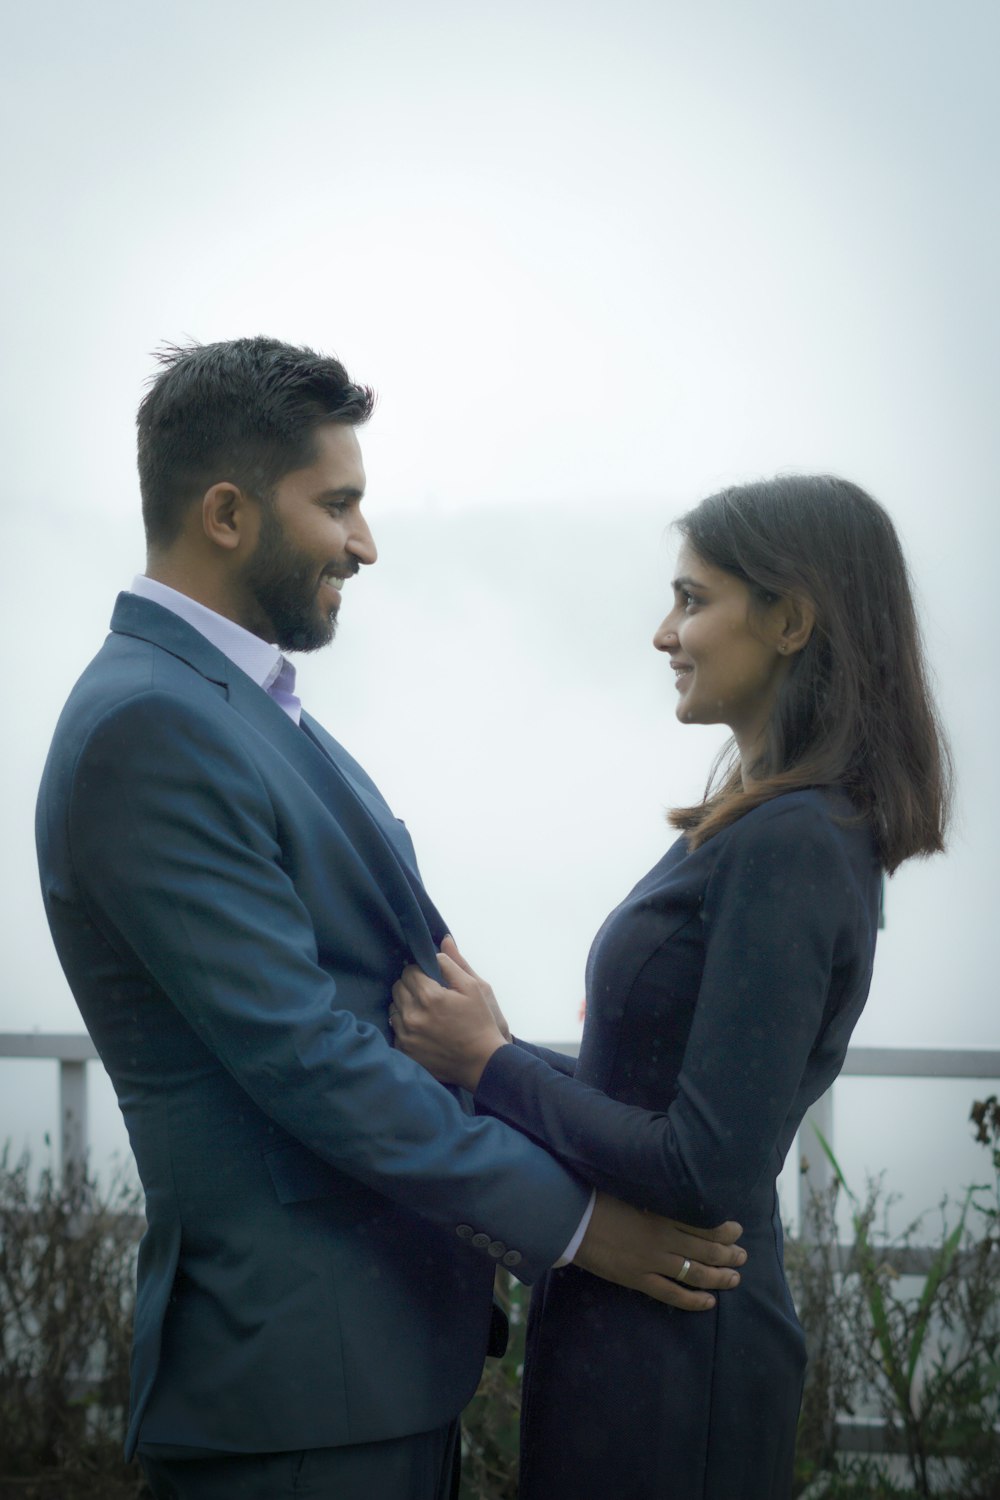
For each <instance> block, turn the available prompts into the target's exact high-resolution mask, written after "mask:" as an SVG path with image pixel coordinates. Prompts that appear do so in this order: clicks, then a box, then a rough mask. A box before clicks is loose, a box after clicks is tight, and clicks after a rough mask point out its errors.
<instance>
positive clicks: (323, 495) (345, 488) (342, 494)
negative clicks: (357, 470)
mask: <svg viewBox="0 0 1000 1500" xmlns="http://www.w3.org/2000/svg"><path fill="white" fill-rule="evenodd" d="M364 497H365V492H364V490H359V489H356V488H355V487H354V485H352V484H345V485H342V486H341V488H340V489H339V490H322V491H321V492H320V494H318V495H317V496H316V499H317V500H363V499H364Z"/></svg>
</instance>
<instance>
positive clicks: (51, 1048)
mask: <svg viewBox="0 0 1000 1500" xmlns="http://www.w3.org/2000/svg"><path fill="white" fill-rule="evenodd" d="M545 1045H546V1046H548V1047H551V1048H552V1049H553V1050H554V1051H557V1052H563V1053H566V1054H567V1055H569V1056H575V1055H576V1052H577V1043H575V1042H548V1043H546V1044H545ZM17 1057H26V1058H37V1059H49V1060H50V1061H54V1062H57V1063H58V1064H59V1121H60V1130H59V1142H60V1160H61V1164H62V1168H63V1170H64V1171H66V1170H67V1169H69V1168H82V1167H83V1166H84V1165H85V1163H86V1159H87V1139H88V1136H87V1064H88V1062H92V1061H94V1060H96V1058H97V1050H96V1048H95V1047H94V1044H93V1042H92V1041H91V1040H90V1038H89V1037H88V1036H86V1035H84V1034H82V1033H81V1034H79V1035H78V1034H76V1033H73V1032H49V1033H44V1032H0V1059H3V1058H17ZM841 1076H842V1077H845V1078H968V1079H977V1080H987V1081H988V1080H996V1079H1000V1050H997V1049H992V1048H985V1047H983V1048H954V1047H948V1048H940V1047H926V1048H924V1047H851V1048H849V1049H848V1053H847V1060H846V1062H845V1064H844V1068H843V1072H842V1074H841ZM833 1096H834V1090H833V1089H829V1090H828V1091H827V1093H825V1094H824V1095H823V1097H822V1098H821V1099H818V1100H817V1101H816V1103H815V1104H814V1105H813V1107H812V1109H811V1110H810V1111H809V1113H808V1114H807V1115H806V1118H805V1120H804V1121H803V1122H802V1132H801V1134H800V1142H801V1153H800V1154H801V1161H802V1171H801V1173H800V1175H799V1203H798V1208H799V1224H800V1225H801V1224H803V1223H805V1210H806V1207H807V1205H808V1203H809V1200H810V1196H811V1195H812V1194H813V1193H823V1192H825V1191H826V1190H827V1189H828V1188H829V1186H830V1183H831V1175H832V1168H831V1166H830V1164H829V1162H828V1161H827V1159H826V1156H825V1154H824V1153H823V1152H822V1151H821V1150H820V1149H819V1146H818V1143H816V1144H813V1142H815V1134H814V1132H813V1131H812V1130H811V1129H810V1126H811V1125H816V1126H818V1128H819V1129H820V1130H821V1131H822V1133H823V1135H824V1137H825V1138H826V1140H827V1141H829V1142H830V1144H831V1146H832V1145H833V1143H834V1126H835V1121H834V1097H833ZM840 1250H841V1256H842V1259H843V1262H844V1263H845V1264H846V1258H847V1256H848V1253H849V1250H848V1247H846V1246H841V1247H840ZM932 1253H933V1252H932V1251H930V1250H922V1249H921V1248H919V1247H914V1248H912V1249H910V1250H909V1251H907V1252H906V1253H905V1254H904V1255H903V1256H902V1257H899V1256H898V1254H897V1259H899V1260H900V1264H899V1265H898V1266H897V1269H899V1270H903V1271H906V1272H908V1273H912V1274H916V1275H919V1274H920V1273H921V1272H922V1271H925V1270H926V1269H927V1266H928V1264H929V1261H930V1257H931V1255H932ZM902 1261H905V1265H903V1264H902ZM888 1437H889V1434H888V1433H886V1432H885V1429H884V1424H882V1423H881V1422H880V1421H869V1420H865V1419H854V1420H852V1419H841V1420H840V1422H839V1423H838V1432H837V1445H838V1447H839V1448H841V1449H843V1450H847V1451H853V1452H884V1451H886V1447H887V1439H888Z"/></svg>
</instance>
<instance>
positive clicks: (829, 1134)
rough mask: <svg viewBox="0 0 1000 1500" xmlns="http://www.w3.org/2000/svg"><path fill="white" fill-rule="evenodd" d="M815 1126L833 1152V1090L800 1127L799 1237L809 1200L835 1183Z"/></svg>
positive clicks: (809, 1111) (804, 1221)
mask: <svg viewBox="0 0 1000 1500" xmlns="http://www.w3.org/2000/svg"><path fill="white" fill-rule="evenodd" d="M813 1126H816V1127H817V1128H818V1129H819V1130H821V1131H822V1133H823V1137H824V1139H825V1140H826V1141H827V1142H828V1143H829V1145H830V1147H831V1149H833V1088H832V1086H831V1087H830V1088H828V1089H827V1091H826V1093H825V1094H822V1095H821V1096H820V1097H819V1098H818V1099H817V1100H816V1103H815V1104H814V1105H812V1107H811V1108H810V1109H809V1110H807V1111H806V1114H805V1118H804V1119H803V1121H802V1124H801V1126H800V1127H799V1153H800V1171H799V1234H800V1235H803V1234H804V1232H805V1224H806V1219H807V1216H808V1212H809V1200H810V1199H811V1198H812V1196H813V1194H814V1193H815V1194H817V1195H819V1196H820V1197H824V1196H825V1195H826V1194H827V1193H828V1192H829V1190H830V1183H831V1182H832V1181H833V1168H832V1167H831V1165H830V1163H829V1161H828V1160H827V1156H826V1152H825V1151H824V1150H823V1148H822V1146H821V1145H820V1143H819V1140H818V1139H817V1136H816V1130H814V1129H813Z"/></svg>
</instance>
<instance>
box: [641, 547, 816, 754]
mask: <svg viewBox="0 0 1000 1500" xmlns="http://www.w3.org/2000/svg"><path fill="white" fill-rule="evenodd" d="M673 591H674V605H673V608H672V609H671V611H670V613H669V614H668V615H667V617H666V619H665V620H664V621H663V623H662V625H661V626H660V628H659V630H657V632H656V634H655V635H654V637H653V645H654V646H655V647H656V649H657V650H658V651H665V652H666V653H667V655H668V656H669V657H670V665H671V667H672V668H673V670H674V672H675V673H676V674H677V717H678V718H679V719H680V721H681V723H682V724H728V725H729V728H730V729H731V730H732V731H733V734H734V735H735V736H736V741H737V744H738V745H739V747H740V752H741V754H743V755H744V756H745V755H746V753H747V751H748V750H750V749H752V748H753V746H754V745H756V743H757V741H758V740H759V738H760V736H761V734H762V733H763V730H764V728H765V725H766V724H767V720H768V718H769V716H770V713H771V709H772V707H773V705H774V700H775V697H776V695H777V691H778V687H779V685H780V684H781V681H782V679H783V677H784V675H785V673H786V672H787V670H788V665H789V660H788V655H787V651H788V649H789V648H788V644H787V642H786V641H785V640H784V639H783V636H784V633H785V630H786V627H787V609H786V607H785V602H784V601H782V600H780V599H779V600H777V601H776V602H775V603H774V604H771V605H767V606H766V607H764V608H763V609H760V608H758V609H755V610H752V609H751V603H752V600H751V594H750V590H749V588H748V587H747V585H746V584H745V583H744V582H743V580H742V579H740V578H736V577H734V575H733V574H732V573H726V572H724V571H723V570H722V569H721V568H716V567H713V566H712V564H711V563H707V562H705V561H704V559H703V558H701V557H699V556H698V554H697V552H695V551H693V550H692V548H691V547H690V546H688V545H687V544H686V543H685V545H684V546H683V547H682V548H681V550H680V554H679V556H678V558H677V577H676V578H675V579H674V581H673Z"/></svg>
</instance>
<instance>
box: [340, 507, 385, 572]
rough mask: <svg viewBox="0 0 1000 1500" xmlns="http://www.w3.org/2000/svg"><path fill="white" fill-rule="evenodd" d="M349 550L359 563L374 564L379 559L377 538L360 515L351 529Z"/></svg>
mask: <svg viewBox="0 0 1000 1500" xmlns="http://www.w3.org/2000/svg"><path fill="white" fill-rule="evenodd" d="M347 550H348V552H349V553H350V554H351V556H352V557H356V558H357V559H358V562H361V563H373V562H375V561H376V560H377V558H378V548H377V547H376V546H375V538H374V537H373V536H372V534H371V528H370V527H369V525H368V522H367V521H366V520H365V518H364V516H362V515H359V516H358V517H357V520H356V522H355V524H354V526H353V527H352V529H351V535H350V538H349V539H348V543H347Z"/></svg>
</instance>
